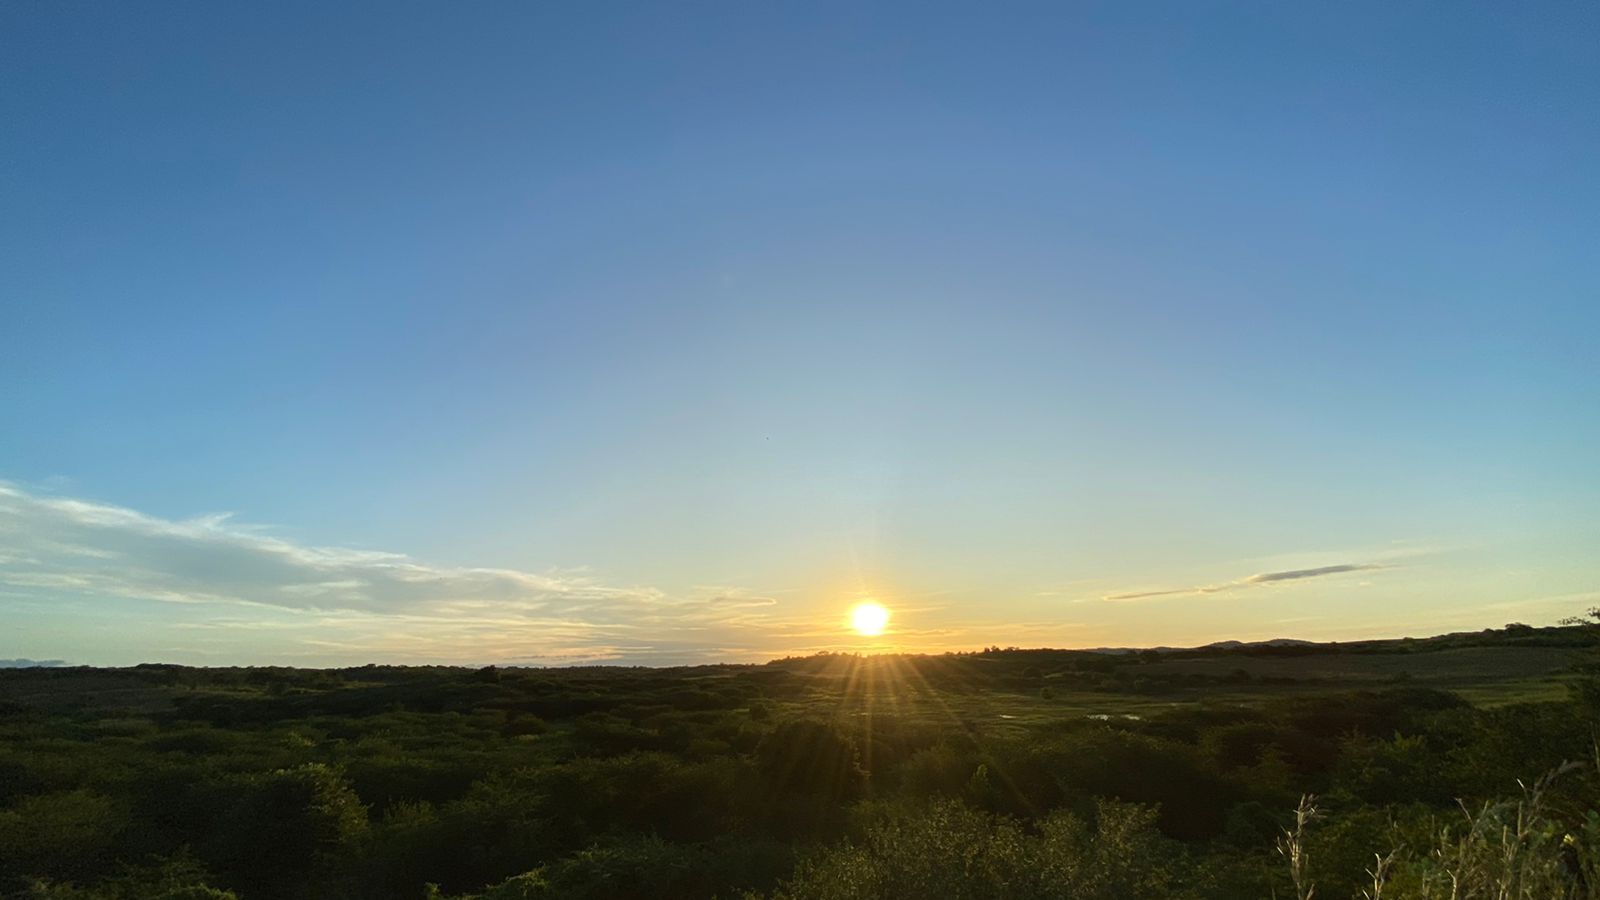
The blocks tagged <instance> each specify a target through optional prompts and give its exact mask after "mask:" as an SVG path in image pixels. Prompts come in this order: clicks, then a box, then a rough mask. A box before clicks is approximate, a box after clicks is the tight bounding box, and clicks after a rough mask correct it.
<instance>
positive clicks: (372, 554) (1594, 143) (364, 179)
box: [0, 3, 1600, 664]
mask: <svg viewBox="0 0 1600 900" xmlns="http://www.w3.org/2000/svg"><path fill="white" fill-rule="evenodd" d="M1597 43H1600V10H1597V8H1596V7H1595V6H1594V5H1592V4H1585V3H1570V4H1529V5H1522V6H1518V7H1516V8H1510V7H1506V6H1504V5H1503V4H1473V5H1469V4H1460V5H1451V6H1450V7H1448V8H1446V7H1441V6H1438V5H1422V4H1395V3H1385V4H1379V3H1373V4H1337V5H1327V6H1313V5H1308V4H1218V3H1170V4H1156V3H1152V4H1128V3H1107V4H967V5H952V4H925V3H917V4H860V3H851V4H782V5H780V4H748V3H743V4H735V3H726V4H714V3H707V4H691V5H677V4H637V5H630V4H608V5H603V6H596V5H590V4H579V5H571V4H568V5H547V6H544V7H535V6H534V5H531V4H509V3H502V4H497V3H482V4H471V5H465V6H464V5H459V4H450V5H447V4H431V5H428V4H414V3H399V4H392V3H385V4H365V5H363V4H309V3H308V4H289V3H285V4H272V5H270V6H268V5H256V6H249V5H244V4H232V5H212V6H200V5H169V6H152V7H146V8H134V7H127V6H123V7H116V8H111V7H107V6H105V5H97V4H72V3H62V4H42V3H40V4H11V5H7V6H5V7H4V8H0V83H3V84H4V85H6V88H5V89H4V90H3V91H0V121H4V122H5V123H6V125H5V127H4V128H0V159H3V165H0V208H3V209H4V210H5V214H4V215H3V216H0V487H3V491H0V608H3V609H5V611H6V619H8V620H9V624H11V625H12V626H13V627H11V628H9V629H7V631H8V632H9V635H10V636H9V637H5V636H0V656H31V657H61V658H67V659H72V660H78V661H86V662H132V661H139V660H145V659H167V660H173V661H183V662H232V661H241V662H266V661H284V662H300V663H308V664H309V663H325V662H359V661H366V660H368V659H387V660H397V661H434V660H440V661H468V662H478V661H514V660H531V661H560V660H568V659H590V658H595V659H628V660H634V661H644V662H663V661H677V660H688V659H758V658H764V657H765V656H768V655H771V654H773V653H781V652H795V651H798V652H805V651H808V650H812V649H817V648H821V647H855V648H863V649H871V648H873V647H890V646H893V647H908V648H928V649H942V648H946V647H965V646H975V645H978V644H984V643H995V642H998V643H1002V644H1012V643H1017V644H1041V643H1050V644H1056V645H1062V646H1085V645H1098V644H1157V643H1167V644H1171V643H1195V642H1201V641H1206V640H1213V639H1218V638H1229V637H1239V638H1246V637H1273V636H1278V635H1280V634H1293V635H1297V636H1309V637H1348V636H1356V635H1367V634H1389V633H1414V634H1420V633H1431V632H1435V631H1443V630H1451V629H1456V628H1469V627H1483V626H1486V625H1498V624H1501V623H1503V622H1505V621H1511V620H1529V621H1553V620H1554V619H1556V618H1559V617H1560V616H1563V615H1567V614H1571V613H1573V612H1576V611H1579V610H1581V609H1583V608H1585V607H1586V606H1587V605H1591V604H1593V603H1595V602H1600V594H1597V593H1596V592H1597V591H1600V561H1597V560H1596V559H1595V556H1594V553H1593V547H1594V546H1596V539H1597V538H1600V521H1597V517H1596V515H1595V513H1594V510H1595V509H1596V508H1597V506H1596V504H1597V501H1600V476H1597V474H1596V472H1597V467H1596V466H1595V463H1594V460H1595V459H1596V458H1597V453H1596V449H1597V444H1600V366H1597V364H1596V358H1597V352H1596V345H1595V339H1594V334H1595V333H1596V328H1597V327H1600V312H1597V311H1596V301H1597V299H1600V297H1597V287H1600V253H1596V252H1595V248H1596V247H1600V213H1597V211H1600V164H1597V162H1600V161H1597V159H1596V148H1600V54H1595V53H1594V52H1593V50H1594V47H1595V46H1596V45H1597ZM1321 570H1328V571H1321ZM1306 572H1314V573H1316V574H1310V575H1303V574H1302V575H1300V576H1299V577H1292V578H1275V577H1268V578H1260V576H1272V575H1274V574H1282V573H1306ZM1253 578H1257V579H1259V580H1252V579H1253ZM419 585H425V586H427V589H426V590H424V589H422V588H421V587H419ZM1139 594H1144V595H1149V596H1143V597H1137V598H1133V599H1127V598H1128V596H1129V595H1139ZM868 596H870V597H874V598H878V599H880V600H882V601H883V602H884V603H886V604H887V605H889V606H890V607H891V608H892V609H894V610H895V612H896V615H895V619H894V623H893V627H892V628H891V633H890V634H889V635H887V636H886V637H885V638H883V639H882V640H880V641H874V642H868V641H865V640H864V639H861V638H857V637H853V636H851V635H849V634H847V633H845V632H844V629H843V628H842V626H841V622H842V617H843V613H844V610H845V609H846V608H847V607H848V606H849V605H850V603H852V602H854V601H856V600H858V599H860V598H862V597H868ZM1108 597H1111V598H1123V599H1106V598H1108Z"/></svg>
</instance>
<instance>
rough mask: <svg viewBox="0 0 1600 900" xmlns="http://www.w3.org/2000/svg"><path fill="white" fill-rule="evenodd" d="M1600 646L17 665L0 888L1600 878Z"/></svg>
mask: <svg viewBox="0 0 1600 900" xmlns="http://www.w3.org/2000/svg"><path fill="white" fill-rule="evenodd" d="M1595 649H1596V641H1595V633H1594V629H1593V627H1592V624H1575V625H1572V626H1569V627H1563V628H1548V629H1535V628H1528V627H1526V626H1510V627H1508V628H1506V629H1500V630H1494V631H1488V632H1482V633H1475V634H1466V635H1451V636H1446V637H1443V638H1434V639H1428V640H1405V641H1374V642H1363V643H1359V644H1345V645H1302V644H1287V645H1265V646H1245V647H1229V648H1210V649H1202V650H1197V651H1163V652H1140V653H1122V654H1110V653H1091V652H1082V651H1078V652H1073V651H1054V650H1017V649H1000V648H991V649H989V650H986V651H983V652H981V653H971V654H953V655H946V656H934V657H912V656H894V657H871V658H858V657H853V656H819V657H807V658H803V659H788V660H779V661H775V662H773V663H770V664H767V665H764V666H702V667H694V668H680V669H636V668H601V667H597V668H579V669H560V670H540V669H493V668H490V669H482V670H470V669H452V668H400V667H377V666H368V667H362V668H356V669H342V670H296V669H276V668H255V669H191V668H183V667H176V666H139V667H135V668H131V669H84V668H54V669H17V670H0V896H5V897H26V898H79V900H135V898H137V900H150V898H155V900H223V898H240V900H280V898H281V900H323V898H328V900H332V898H350V900H368V898H371V900H380V898H381V900H420V898H450V900H527V898H596V900H598V898H631V897H648V898H652V900H673V898H712V897H720V898H770V900H779V898H784V900H791V898H792V900H801V898H818V900H833V898H839V900H844V898H852V900H854V898H862V900H866V898H906V900H913V898H915V900H922V898H973V900H978V898H1087V900H1096V898H1108V900H1109V898H1129V900H1133V898H1192V900H1207V898H1214V900H1235V898H1271V897H1279V898H1290V897H1293V898H1298V900H1308V898H1311V897H1313V896H1315V897H1318V898H1344V897H1371V898H1379V897H1382V898H1396V900H1413V898H1417V900H1423V898H1426V900H1432V898H1480V897H1481V898H1569V897H1574V898H1576V897H1584V898H1588V897H1600V872H1597V871H1596V866H1597V862H1600V859H1597V857H1596V852H1597V848H1600V813H1597V812H1596V810H1600V778H1597V776H1596V771H1595V766H1594V763H1595V739H1596V724H1597V722H1600V719H1597V712H1600V690H1597V689H1596V687H1595V685H1596V683H1597V682H1596V674H1595V669H1594V659H1595V655H1594V654H1595Z"/></svg>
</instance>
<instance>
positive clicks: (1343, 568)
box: [1100, 563, 1389, 602]
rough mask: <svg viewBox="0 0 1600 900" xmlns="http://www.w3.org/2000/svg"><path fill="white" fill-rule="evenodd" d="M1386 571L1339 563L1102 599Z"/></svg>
mask: <svg viewBox="0 0 1600 900" xmlns="http://www.w3.org/2000/svg"><path fill="white" fill-rule="evenodd" d="M1386 568H1389V566H1387V565H1385V564H1383V563H1339V564H1338V565H1332V566H1316V567H1314V568H1308V569H1287V570H1284V571H1281V572H1259V573H1257V574H1255V575H1247V576H1245V577H1243V578H1238V579H1235V580H1233V581H1229V582H1225V583H1223V584H1210V585H1201V586H1196V587H1185V588H1170V589H1166V590H1155V591H1131V592H1124V593H1117V594H1107V595H1105V596H1103V597H1101V598H1100V599H1102V600H1111V601H1119V602H1127V601H1132V600H1148V599H1151V598H1155V597H1175V596H1180V595H1185V594H1219V593H1222V592H1224V591H1231V590H1237V589H1239V588H1249V587H1259V586H1261V585H1269V584H1278V583H1281V582H1289V581H1303V580H1305V579H1308V578H1325V577H1327V576H1329V575H1343V574H1346V573H1350V572H1372V571H1376V570H1379V569H1386Z"/></svg>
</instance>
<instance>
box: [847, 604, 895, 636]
mask: <svg viewBox="0 0 1600 900" xmlns="http://www.w3.org/2000/svg"><path fill="white" fill-rule="evenodd" d="M888 626H889V609H888V607H886V606H884V605H883V604H882V603H873V602H871V601H870V600H869V601H867V602H865V603H857V604H856V605H855V606H852V607H850V627H851V628H854V629H855V630H856V634H864V635H866V636H867V637H877V636H878V635H880V634H883V629H885V628H887V627H888Z"/></svg>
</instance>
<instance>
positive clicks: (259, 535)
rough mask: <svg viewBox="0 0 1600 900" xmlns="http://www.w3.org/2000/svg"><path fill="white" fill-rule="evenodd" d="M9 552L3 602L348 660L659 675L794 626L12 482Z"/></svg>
mask: <svg viewBox="0 0 1600 900" xmlns="http://www.w3.org/2000/svg"><path fill="white" fill-rule="evenodd" d="M0 548H4V552H3V553H0V603H7V604H12V603H18V602H19V601H33V602H35V603H37V602H40V601H47V600H48V601H56V600H64V599H70V600H78V601H89V602H105V603H113V602H118V601H121V602H128V601H154V602H159V603H166V604H183V605H184V608H185V609H187V608H190V607H202V606H203V607H207V608H206V609H204V610H200V609H195V610H193V611H192V612H185V613H180V614H179V615H176V616H171V617H168V618H169V619H175V620H176V625H177V626H181V627H185V628H190V629H195V630H193V631H190V632H189V633H190V634H191V635H196V634H199V633H206V634H219V633H227V634H231V635H233V636H236V637H238V638H240V639H241V640H242V639H244V638H245V636H246V634H247V633H256V634H259V633H261V632H269V631H270V632H274V633H275V634H279V635H282V636H284V637H285V638H286V639H287V640H290V641H292V642H293V643H294V644H295V645H296V646H299V647H303V648H311V649H312V650H314V649H315V648H323V649H324V650H336V651H338V652H339V653H340V654H342V655H346V656H362V655H367V656H370V657H372V658H377V657H384V658H395V656H396V655H397V654H398V655H401V656H405V657H410V658H416V659H448V658H473V659H482V660H496V659H510V658H523V659H529V660H544V661H584V660H598V659H639V660H641V661H652V662H653V661H661V660H663V659H667V658H674V659H675V658H677V657H679V656H683V655H685V654H687V653H689V650H690V649H691V648H704V647H707V646H716V647H730V646H733V647H737V646H741V645H744V646H749V647H752V648H753V647H758V646H764V645H765V646H770V640H771V639H772V637H773V636H774V634H775V633H776V631H777V630H778V629H780V628H782V627H784V626H786V625H788V624H790V623H788V622H786V621H784V619H783V618H782V617H781V616H778V615H776V612H777V611H776V610H775V609H774V607H776V606H777V604H778V600H777V599H775V598H773V597H770V596H765V595H761V594H756V593H751V592H748V591H745V590H742V589H739V588H733V587H719V588H715V589H707V590H702V591H696V592H694V593H692V594H691V595H689V596H681V597H674V596H668V595H667V594H666V593H665V592H663V591H661V590H658V589H656V588H654V587H649V586H641V585H615V584H608V583H605V582H603V581H602V580H600V579H598V578H596V577H595V576H593V575H592V574H591V573H588V572H585V571H582V570H578V571H570V570H565V571H564V570H551V571H546V572H528V571H521V570H516V569H506V568H478V567H460V566H440V565H433V564H429V563H425V562H422V561H419V560H416V559H413V558H411V557H409V556H407V555H404V554H400V553H388V552H375V551H369V550H352V549H347V548H339V547H315V546H308V545H305V544H300V543H295V542H293V541H289V540H285V539H282V538H280V537H276V536H273V535H271V534H269V533H266V532H264V531H263V530H261V529H258V528H251V527H249V526H246V525H241V524H238V523H237V522H235V521H234V520H233V518H232V517H231V516H227V515H210V516H203V517H199V518H193V519H185V520H181V521H173V520H168V519H162V518H158V517H155V516H150V515H146V514H144V513H140V512H138V511H135V510H131V509H127V508H125V507H120V506H113V505H109V504H102V503H93V502H89V501H84V500H76V499H68V498H59V497H51V496H40V495H36V494H33V493H30V492H28V491H25V490H23V489H22V488H20V487H18V486H16V485H14V484H9V483H5V482H0ZM251 607H253V608H256V609H257V610H258V611H259V612H258V613H256V614H249V615H241V612H240V611H241V610H242V609H245V608H251ZM741 638H742V639H741ZM778 649H781V645H779V648H778ZM750 652H751V653H759V651H757V650H754V649H752V650H751V651H750Z"/></svg>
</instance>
